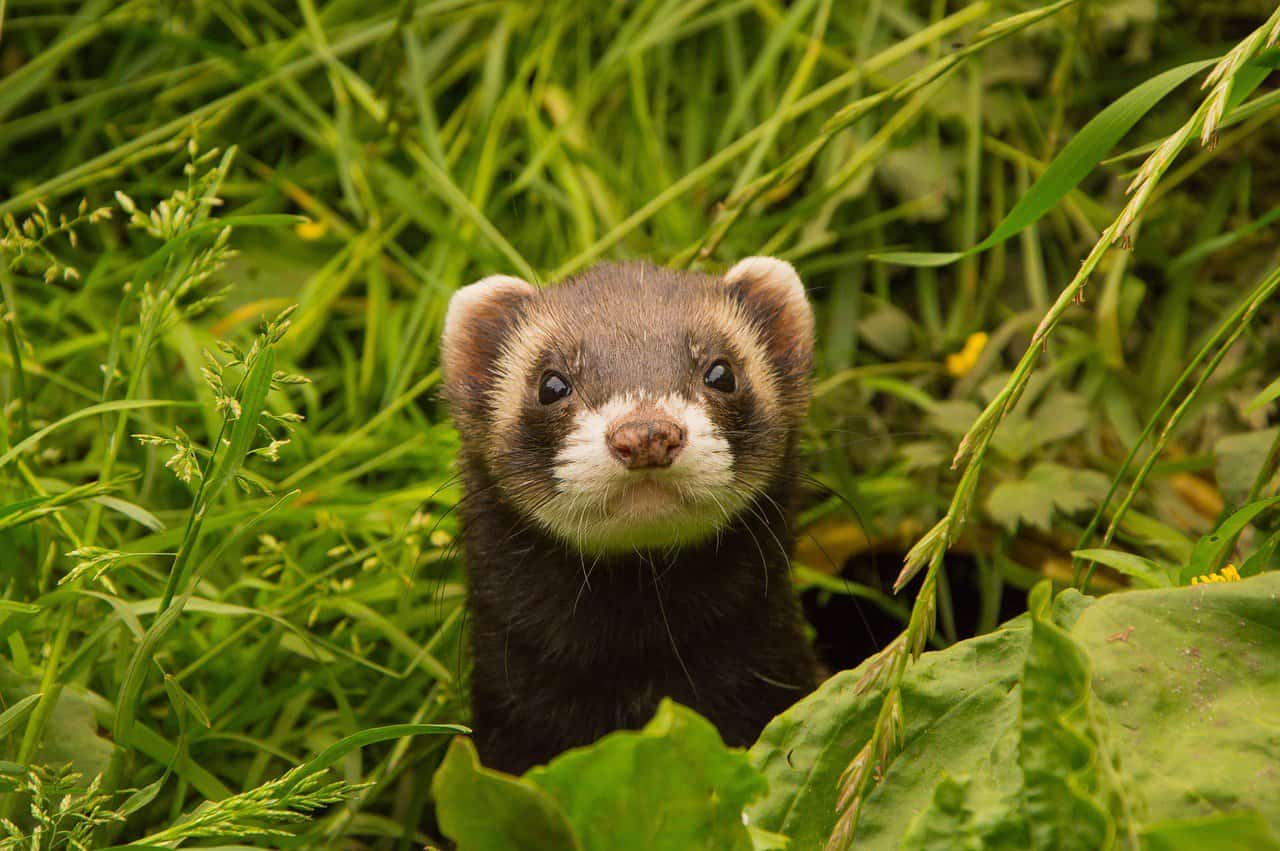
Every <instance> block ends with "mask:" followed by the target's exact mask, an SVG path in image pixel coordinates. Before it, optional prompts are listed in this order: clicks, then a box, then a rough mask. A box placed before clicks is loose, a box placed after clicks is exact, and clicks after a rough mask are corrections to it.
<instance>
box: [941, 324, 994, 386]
mask: <svg viewBox="0 0 1280 851" xmlns="http://www.w3.org/2000/svg"><path fill="white" fill-rule="evenodd" d="M989 339H990V338H989V337H988V336H987V334H986V332H985V331H979V332H977V333H976V334H970V335H969V339H967V340H965V341H964V348H962V349H960V351H958V352H956V353H955V354H950V355H947V372H949V373H951V374H952V375H954V376H955V377H956V378H960V377H962V376H965V375H968V374H969V370H971V369H973V368H974V366H975V365H976V364H977V363H978V357H979V356H980V355H981V354H982V350H983V349H985V348H986V347H987V340H989Z"/></svg>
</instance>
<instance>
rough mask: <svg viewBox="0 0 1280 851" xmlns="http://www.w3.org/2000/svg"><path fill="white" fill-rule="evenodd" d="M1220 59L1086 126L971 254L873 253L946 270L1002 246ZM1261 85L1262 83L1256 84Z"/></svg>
mask: <svg viewBox="0 0 1280 851" xmlns="http://www.w3.org/2000/svg"><path fill="white" fill-rule="evenodd" d="M1216 61H1217V60H1216V59H1210V60H1206V61H1202V62H1191V63H1188V64H1186V65H1179V66H1178V67H1177V68H1170V69H1169V70H1168V71H1165V72H1164V73H1162V74H1157V75H1156V76H1154V77H1152V78H1151V79H1149V80H1147V81H1146V82H1144V83H1142V84H1140V85H1138V86H1136V87H1134V88H1133V89H1131V90H1130V91H1128V92H1127V93H1126V94H1124V95H1122V96H1121V97H1120V98H1119V99H1118V100H1117V101H1116V102H1115V103H1113V104H1111V105H1110V106H1108V107H1107V108H1106V109H1104V110H1102V112H1099V113H1098V114H1097V115H1096V116H1094V117H1093V119H1092V120H1091V121H1090V122H1089V123H1088V124H1086V125H1085V126H1084V127H1083V128H1081V130H1080V132H1079V133H1077V134H1076V135H1075V136H1074V137H1073V138H1072V140H1071V141H1070V142H1068V143H1067V144H1066V146H1065V147H1064V148H1063V149H1062V151H1061V152H1059V154H1058V156H1056V157H1055V158H1054V159H1053V162H1051V163H1049V166H1048V167H1047V168H1046V169H1045V170H1044V173H1043V174H1041V175H1040V177H1039V179H1038V180H1036V182H1035V183H1034V184H1032V186H1031V188H1030V189H1029V190H1027V194H1026V195H1023V196H1022V198H1021V199H1020V200H1019V201H1018V203H1017V204H1015V205H1014V206H1013V209H1012V210H1010V211H1009V214H1008V215H1007V216H1005V218H1004V220H1003V221H1002V222H1000V224H999V225H998V226H997V227H996V229H995V230H994V231H993V232H992V233H991V235H990V236H988V237H987V238H986V239H984V240H982V242H980V243H978V244H977V245H975V246H974V247H973V248H971V249H969V250H968V251H959V252H944V253H935V252H909V251H899V252H887V253H884V254H873V255H871V256H872V258H873V259H875V260H879V261H881V262H884V263H896V264H899V265H903V266H946V265H949V264H951V263H955V262H956V261H958V260H961V259H963V258H964V257H968V256H970V255H973V254H977V253H979V252H982V251H986V250H987V249H988V248H991V247H992V246H995V245H999V244H1000V243H1002V242H1004V241H1005V240H1006V239H1008V238H1009V237H1011V236H1014V235H1015V234H1017V233H1018V232H1019V231H1021V230H1022V229H1023V228H1025V227H1027V226H1028V225H1030V224H1032V223H1034V222H1035V221H1036V220H1038V219H1039V218H1040V217H1041V216H1043V215H1044V214H1045V213H1047V212H1049V211H1050V210H1052V209H1053V208H1054V206H1056V205H1057V203H1058V202H1059V201H1061V200H1062V199H1063V198H1065V197H1066V195H1067V193H1069V192H1070V191H1071V190H1072V189H1075V188H1076V187H1077V186H1079V185H1080V181H1082V180H1084V179H1085V177H1087V176H1088V175H1089V172H1091V171H1093V169H1094V167H1095V166H1097V164H1098V163H1099V162H1101V161H1102V158H1103V157H1104V156H1106V155H1107V152H1108V151H1109V150H1111V149H1112V148H1113V147H1115V144H1116V143H1117V142H1119V141H1120V139H1121V138H1122V137H1123V136H1124V135H1125V134H1126V133H1128V132H1129V130H1130V129H1132V128H1133V125H1135V124H1137V123H1138V121H1139V120H1140V119H1141V118H1142V117H1143V116H1144V115H1146V114H1147V113H1148V112H1150V111H1151V108H1152V107H1154V106H1155V105H1156V104H1157V103H1159V102H1160V101H1161V100H1162V99H1163V98H1164V97H1165V95H1167V94H1169V93H1170V92H1171V91H1173V90H1174V89H1176V88H1177V87H1178V86H1180V85H1182V84H1183V83H1184V82H1186V81H1187V80H1188V79H1190V78H1191V77H1193V76H1195V75H1196V74H1198V73H1199V72H1200V71H1203V70H1204V69H1206V68H1208V67H1209V66H1211V65H1213V64H1214V63H1215V62H1216ZM1255 85H1256V84H1255Z"/></svg>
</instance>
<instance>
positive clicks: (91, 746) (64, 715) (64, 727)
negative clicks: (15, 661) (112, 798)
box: [0, 660, 115, 778]
mask: <svg viewBox="0 0 1280 851" xmlns="http://www.w3.org/2000/svg"><path fill="white" fill-rule="evenodd" d="M38 690H39V682H38V681H36V680H34V679H28V678H26V677H23V676H21V675H20V674H18V672H17V671H15V670H14V669H13V668H12V667H10V665H9V664H8V662H6V661H4V660H0V705H4V706H8V707H9V708H10V710H9V711H10V712H12V711H13V710H17V712H14V714H13V715H9V714H8V713H6V714H5V715H4V716H0V723H2V724H4V725H8V724H9V723H11V722H13V723H19V726H20V722H21V720H22V719H21V717H20V716H22V715H29V713H30V711H31V710H32V709H34V703H26V702H24V701H29V700H30V699H31V698H32V697H34V696H36V694H37V692H38ZM101 702H102V698H101V697H99V696H97V695H95V694H93V693H92V692H89V691H87V690H85V689H82V688H80V687H79V686H73V685H64V686H63V687H62V688H61V690H60V691H59V692H58V695H57V698H56V701H55V702H54V704H53V711H52V712H51V713H50V715H49V718H48V720H46V721H45V725H44V734H43V736H42V738H41V740H40V744H39V746H38V747H37V748H36V752H35V758H34V762H35V763H37V764H44V765H57V764H61V763H67V762H69V763H71V764H72V766H73V767H74V769H75V770H76V771H77V772H79V773H80V774H81V775H82V776H83V777H85V778H91V777H94V776H95V775H97V774H98V773H100V772H101V771H103V770H104V769H106V767H107V762H108V761H109V760H110V758H111V753H112V751H113V750H115V745H114V744H112V742H111V741H110V740H109V739H107V738H106V737H105V736H104V735H103V734H102V732H101V731H100V730H99V727H98V721H97V713H96V712H95V708H96V707H95V704H101ZM15 731H16V729H15ZM11 732H14V731H11Z"/></svg>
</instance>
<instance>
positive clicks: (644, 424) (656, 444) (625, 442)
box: [605, 418, 685, 470]
mask: <svg viewBox="0 0 1280 851" xmlns="http://www.w3.org/2000/svg"><path fill="white" fill-rule="evenodd" d="M605 442H606V443H608V444H609V451H610V452H612V453H613V457H615V458H617V459H618V460H619V461H621V462H622V463H623V464H624V465H625V466H626V468H627V469H628V470H642V469H645V468H647V467H670V466H671V462H672V461H674V460H676V456H677V455H679V454H680V450H681V449H683V448H684V443H685V434H684V429H683V428H682V427H681V426H680V424H679V423H677V422H675V421H674V420H669V419H658V418H645V419H632V420H623V421H622V422H618V423H614V424H613V426H612V427H610V429H609V432H608V433H607V434H606V435H605Z"/></svg>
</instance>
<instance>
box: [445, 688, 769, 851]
mask: <svg viewBox="0 0 1280 851" xmlns="http://www.w3.org/2000/svg"><path fill="white" fill-rule="evenodd" d="M435 789H436V798H437V800H438V801H439V806H440V824H441V827H442V828H443V830H444V833H445V835H446V836H448V837H449V838H451V839H453V840H454V841H455V842H457V843H458V849H459V851H502V849H508V848H522V849H530V851H538V849H546V851H561V849H582V851H595V850H596V849H599V851H606V849H617V851H629V849H635V851H644V849H655V851H660V850H662V849H666V850H667V851H682V849H687V848H723V849H725V851H751V849H752V848H753V847H761V846H754V845H753V838H752V835H751V832H750V831H749V830H748V828H747V826H746V824H745V823H744V819H743V816H742V812H743V809H744V807H746V805H747V804H748V803H749V802H750V801H752V800H754V799H755V798H757V797H759V796H760V795H761V794H762V793H763V792H764V782H763V780H762V779H761V777H760V775H759V774H758V773H757V772H756V771H755V770H754V769H753V768H752V767H751V766H750V764H749V763H748V762H747V759H746V755H745V754H743V753H741V752H739V751H735V750H732V749H728V748H726V747H725V746H724V744H723V743H722V742H721V740H720V735H719V734H718V733H717V732H716V730H715V728H714V727H712V726H711V724H710V722H708V721H707V720H706V719H704V718H702V717H700V716H699V715H697V714H696V713H694V712H692V711H691V710H689V709H686V708H685V707H682V706H680V705H679V704H676V703H673V702H671V701H669V700H666V701H663V703H662V705H661V706H659V708H658V712H657V714H656V715H654V718H653V720H652V721H650V722H649V724H648V725H646V726H645V728H644V729H643V730H640V731H638V732H619V733H613V734H612V735H609V736H606V737H605V738H603V739H601V740H600V741H599V742H597V743H596V744H594V745H591V746H590V747H586V748H579V749H577V750H572V751H569V752H567V753H565V754H563V755H561V756H559V757H557V758H555V759H553V760H552V761H551V762H550V763H549V764H548V765H546V766H542V767H538V768H534V769H531V770H530V771H529V772H528V773H527V774H526V775H525V776H524V777H523V778H520V779H516V778H514V777H511V776H509V775H504V774H501V773H500V772H496V771H490V770H488V769H485V768H482V767H481V766H480V765H479V764H478V762H477V759H476V754H475V749H474V747H473V746H472V745H471V743H470V742H469V741H467V740H465V739H458V740H455V741H454V743H453V746H452V747H451V748H450V749H449V753H448V755H447V756H446V757H445V761H444V764H443V765H442V766H441V767H440V771H439V772H438V773H437V774H436V779H435ZM765 838H766V837H764V836H761V841H763V840H764V839H765ZM763 847H768V845H764V846H763Z"/></svg>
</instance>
